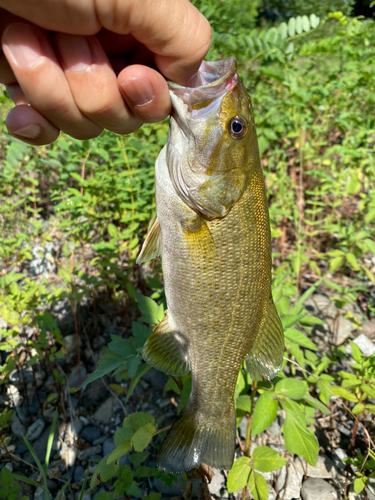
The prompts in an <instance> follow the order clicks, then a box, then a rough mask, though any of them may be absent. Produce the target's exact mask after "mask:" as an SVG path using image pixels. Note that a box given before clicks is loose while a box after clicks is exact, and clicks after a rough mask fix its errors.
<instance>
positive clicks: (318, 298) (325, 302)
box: [304, 293, 337, 319]
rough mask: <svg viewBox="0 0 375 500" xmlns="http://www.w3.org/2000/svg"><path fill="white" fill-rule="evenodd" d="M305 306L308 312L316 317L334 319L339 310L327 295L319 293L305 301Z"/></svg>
mask: <svg viewBox="0 0 375 500" xmlns="http://www.w3.org/2000/svg"><path fill="white" fill-rule="evenodd" d="M304 306H305V308H306V309H307V310H308V311H310V312H312V313H314V315H315V316H319V317H323V318H332V319H334V318H336V315H337V309H336V306H335V304H334V302H332V301H331V300H330V298H329V297H327V296H326V295H322V294H319V293H317V294H314V295H312V296H311V297H309V298H308V299H307V300H306V301H305V303H304Z"/></svg>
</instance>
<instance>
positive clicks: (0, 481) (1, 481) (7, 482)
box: [0, 467, 14, 489]
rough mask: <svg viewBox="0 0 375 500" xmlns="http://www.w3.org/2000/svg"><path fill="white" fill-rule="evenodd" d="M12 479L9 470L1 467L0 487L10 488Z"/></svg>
mask: <svg viewBox="0 0 375 500" xmlns="http://www.w3.org/2000/svg"><path fill="white" fill-rule="evenodd" d="M13 481H14V477H13V474H12V473H11V472H10V470H9V469H7V468H6V467H3V468H2V469H1V472H0V486H1V487H2V488H4V489H5V488H10V487H11V486H12V484H13Z"/></svg>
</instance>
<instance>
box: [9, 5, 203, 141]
mask: <svg viewBox="0 0 375 500" xmlns="http://www.w3.org/2000/svg"><path fill="white" fill-rule="evenodd" d="M0 36H1V48H2V51H0V83H4V84H5V85H6V86H7V91H8V93H9V95H10V97H11V98H12V99H13V101H14V102H15V104H16V107H15V108H13V109H12V110H11V111H10V113H9V115H8V117H7V120H6V125H7V128H8V130H9V132H10V133H11V134H12V135H14V136H15V137H17V138H18V139H21V140H23V141H25V142H27V143H29V144H33V145H41V144H48V143H51V142H53V141H54V140H55V139H56V138H57V137H58V135H59V132H60V130H62V131H64V132H66V133H67V134H69V135H70V136H72V137H75V138H77V139H82V140H83V139H89V138H92V137H96V136H98V135H99V134H100V133H101V132H102V131H103V129H104V128H106V129H108V130H111V131H112V132H116V133H119V134H128V133H130V132H133V131H134V130H136V129H138V128H139V127H140V126H141V125H142V124H143V123H145V122H148V123H152V122H157V121H160V120H163V119H164V118H166V117H167V116H168V114H169V113H170V109H171V103H170V98H169V92H168V86H167V83H166V81H165V79H164V78H163V76H162V75H164V76H165V77H166V78H167V79H170V80H173V81H175V82H177V83H180V84H186V83H187V81H188V80H189V79H190V78H191V77H192V76H193V75H194V74H195V73H196V71H197V70H198V68H199V65H200V62H201V60H202V59H203V58H204V56H205V55H206V53H207V51H208V48H209V43H210V38H211V29H210V26H209V23H208V21H207V20H206V19H205V18H204V17H203V16H202V15H201V14H200V13H199V12H198V10H197V9H196V8H195V7H194V6H193V5H192V4H190V2H189V1H188V0H81V1H79V2H78V1H77V2H70V1H69V0H12V2H9V0H0ZM154 68H156V69H154ZM157 70H158V71H157Z"/></svg>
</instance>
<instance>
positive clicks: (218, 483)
mask: <svg viewBox="0 0 375 500" xmlns="http://www.w3.org/2000/svg"><path fill="white" fill-rule="evenodd" d="M213 471H214V473H215V475H214V477H213V478H212V479H211V482H210V483H209V485H208V489H209V490H210V493H211V495H216V496H218V497H219V496H220V491H221V490H222V489H223V488H225V477H224V475H223V474H222V472H221V471H220V470H218V469H213Z"/></svg>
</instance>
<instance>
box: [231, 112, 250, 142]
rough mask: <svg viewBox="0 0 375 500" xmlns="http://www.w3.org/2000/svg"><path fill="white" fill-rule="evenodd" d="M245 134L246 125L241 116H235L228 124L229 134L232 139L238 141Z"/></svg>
mask: <svg viewBox="0 0 375 500" xmlns="http://www.w3.org/2000/svg"><path fill="white" fill-rule="evenodd" d="M246 132H247V123H246V120H244V119H243V118H242V117H241V116H235V117H234V118H232V119H231V120H230V122H229V133H230V135H231V136H232V137H233V138H234V139H240V138H241V137H243V136H244V135H245V134H246Z"/></svg>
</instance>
